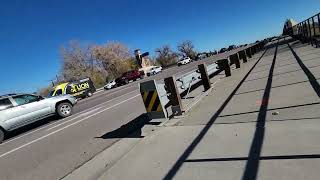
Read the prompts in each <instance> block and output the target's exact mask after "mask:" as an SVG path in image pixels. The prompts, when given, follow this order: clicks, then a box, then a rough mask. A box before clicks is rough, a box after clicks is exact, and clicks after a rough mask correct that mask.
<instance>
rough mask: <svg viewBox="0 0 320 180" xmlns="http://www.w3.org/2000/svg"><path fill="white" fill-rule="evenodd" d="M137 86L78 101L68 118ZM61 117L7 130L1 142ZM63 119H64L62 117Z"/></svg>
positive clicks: (10, 139) (18, 136)
mask: <svg viewBox="0 0 320 180" xmlns="http://www.w3.org/2000/svg"><path fill="white" fill-rule="evenodd" d="M137 89H138V88H135V87H133V86H132V87H131V86H129V87H126V88H124V89H122V90H121V91H115V92H113V93H103V94H100V95H99V96H98V97H97V98H93V99H88V100H86V101H79V102H78V103H77V104H76V105H75V106H74V108H73V115H72V116H71V117H68V118H73V117H75V116H76V115H77V114H78V113H80V112H86V111H90V110H91V109H94V108H95V107H97V106H99V105H101V104H103V103H105V102H108V101H112V99H113V98H118V97H121V96H122V95H126V94H127V93H130V92H133V91H135V90H137ZM61 120H62V119H60V118H58V117H56V116H52V117H48V118H45V119H43V120H40V121H37V122H34V123H32V124H29V125H27V126H24V127H21V128H19V129H16V130H14V131H11V132H8V133H7V135H6V139H5V141H4V142H3V143H6V142H8V141H12V140H14V139H16V138H20V137H21V136H26V135H29V134H31V133H34V132H35V131H38V130H41V129H43V128H46V126H50V125H51V124H55V123H59V122H61ZM63 120H65V119H63Z"/></svg>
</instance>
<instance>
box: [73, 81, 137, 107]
mask: <svg viewBox="0 0 320 180" xmlns="http://www.w3.org/2000/svg"><path fill="white" fill-rule="evenodd" d="M137 89H138V85H137V84H129V85H128V86H126V87H123V88H121V89H118V90H114V91H110V92H108V91H106V92H104V93H101V94H96V95H94V96H92V97H90V99H87V100H86V99H84V101H79V102H78V103H77V104H76V105H75V106H74V113H78V112H81V111H84V110H87V109H89V108H91V107H94V106H97V105H99V104H101V103H103V102H106V101H109V100H111V99H113V98H115V97H118V96H121V95H123V94H126V93H130V92H133V91H135V90H137Z"/></svg>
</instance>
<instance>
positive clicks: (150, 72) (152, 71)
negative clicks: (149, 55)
mask: <svg viewBox="0 0 320 180" xmlns="http://www.w3.org/2000/svg"><path fill="white" fill-rule="evenodd" d="M161 71H162V67H161V66H154V67H151V68H150V69H149V70H148V72H147V76H151V75H155V74H158V73H160V72H161Z"/></svg>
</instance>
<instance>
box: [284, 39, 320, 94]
mask: <svg viewBox="0 0 320 180" xmlns="http://www.w3.org/2000/svg"><path fill="white" fill-rule="evenodd" d="M287 45H288V46H289V48H290V50H291V52H292V54H293V56H294V57H295V59H296V60H297V62H298V64H299V66H300V67H301V69H302V70H303V72H304V73H305V74H306V76H307V77H308V80H309V82H310V84H311V86H312V88H313V90H314V91H315V93H316V94H317V95H318V97H320V85H319V83H318V82H317V79H316V78H315V77H314V75H313V74H312V73H311V71H310V70H309V68H310V67H307V66H306V65H305V64H304V63H303V62H302V60H301V59H300V57H299V56H298V55H297V53H296V52H295V51H294V50H293V49H292V47H291V46H290V44H287ZM319 66H320V65H319Z"/></svg>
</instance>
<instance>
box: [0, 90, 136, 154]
mask: <svg viewBox="0 0 320 180" xmlns="http://www.w3.org/2000/svg"><path fill="white" fill-rule="evenodd" d="M138 96H141V95H140V94H137V95H135V96H133V97H131V98H129V99H126V100H124V101H121V102H119V103H117V104H115V105H113V106H110V107H108V108H106V109H103V110H101V111H98V112H96V113H94V114H91V115H90V116H87V117H85V118H83V119H81V120H79V121H76V122H74V123H72V124H69V125H67V126H65V127H62V128H60V129H57V130H55V131H53V132H51V133H49V134H47V135H44V136H42V137H40V138H37V139H35V140H33V141H30V142H28V143H26V144H24V145H22V146H19V147H17V148H14V149H12V150H10V151H8V152H6V153H3V154H1V155H0V158H2V157H4V156H6V155H8V154H11V153H13V152H15V151H18V150H20V149H22V148H24V147H26V146H28V145H31V144H33V143H35V142H37V141H40V140H42V139H44V138H46V137H49V136H51V135H53V134H56V133H58V132H60V131H62V130H64V129H67V128H68V127H71V126H73V125H76V124H79V123H80V122H83V121H85V120H87V119H89V118H91V117H93V116H95V115H98V114H100V113H102V112H104V111H107V110H109V109H111V108H114V107H116V106H119V105H120V104H123V103H125V102H127V101H130V100H131V99H134V98H136V97H138Z"/></svg>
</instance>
